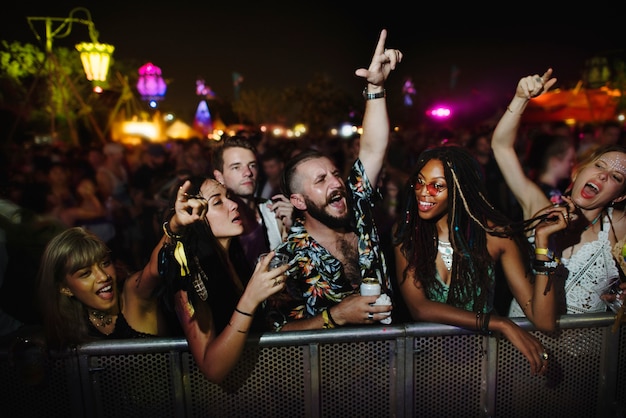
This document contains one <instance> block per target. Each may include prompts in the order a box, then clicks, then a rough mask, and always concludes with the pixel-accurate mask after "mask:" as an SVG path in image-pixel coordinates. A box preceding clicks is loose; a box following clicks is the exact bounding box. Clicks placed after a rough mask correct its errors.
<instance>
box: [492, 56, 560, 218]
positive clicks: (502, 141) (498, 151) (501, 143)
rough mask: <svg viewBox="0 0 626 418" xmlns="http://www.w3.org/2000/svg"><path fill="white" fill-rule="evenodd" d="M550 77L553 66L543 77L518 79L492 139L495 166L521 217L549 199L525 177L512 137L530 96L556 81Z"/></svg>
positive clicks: (542, 91)
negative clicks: (517, 205)
mask: <svg viewBox="0 0 626 418" xmlns="http://www.w3.org/2000/svg"><path fill="white" fill-rule="evenodd" d="M551 76H552V69H551V68H549V69H548V70H547V71H546V72H545V73H544V74H543V76H542V77H541V76H539V75H537V74H535V75H531V76H527V77H524V78H522V79H521V80H520V81H519V83H518V84H517V89H516V91H515V96H514V97H513V99H512V100H511V103H510V104H509V106H507V108H506V110H505V111H504V114H503V115H502V117H501V118H500V121H499V122H498V125H497V126H496V128H495V130H494V132H493V137H492V142H491V147H492V149H493V153H494V156H495V159H496V161H497V163H498V167H500V170H501V171H502V175H503V176H504V179H505V181H506V183H507V185H508V186H509V188H510V189H511V192H512V193H513V194H514V195H515V197H516V199H517V201H518V202H519V204H520V205H521V206H522V209H523V211H524V219H528V218H530V217H532V216H533V215H534V214H535V213H537V212H538V211H539V210H540V209H542V208H544V207H545V206H547V205H548V204H550V200H549V199H548V198H547V197H546V196H545V194H544V193H543V191H542V190H541V188H539V186H537V184H536V183H534V182H533V181H532V180H531V179H530V178H528V177H527V176H526V174H525V172H524V169H523V167H522V164H521V162H520V160H519V157H518V155H517V153H516V152H515V139H516V138H517V134H518V129H519V127H520V122H521V117H522V114H523V113H524V110H525V109H526V106H527V105H528V101H529V100H530V98H531V97H536V96H539V95H540V94H542V93H544V92H546V91H548V90H549V89H550V88H551V87H552V86H553V85H554V83H556V78H551Z"/></svg>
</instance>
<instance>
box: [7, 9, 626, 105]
mask: <svg viewBox="0 0 626 418" xmlns="http://www.w3.org/2000/svg"><path fill="white" fill-rule="evenodd" d="M37 3H42V4H40V5H37ZM51 3H56V4H51ZM89 3H95V4H89ZM135 3H136V2H133V1H132V0H126V1H120V0H112V1H106V2H105V1H98V2H85V3H77V2H65V1H59V2H46V3H43V2H35V4H34V5H33V2H28V1H24V2H19V3H15V4H13V5H12V6H11V7H10V8H7V7H6V6H5V7H4V9H3V12H2V14H1V15H0V39H1V40H8V41H12V40H20V41H23V42H31V43H36V42H37V41H36V39H35V37H34V35H33V33H32V32H31V30H30V28H29V27H28V24H27V21H26V16H42V17H43V16H50V17H60V18H63V17H67V16H68V15H69V12H70V10H72V9H73V8H74V7H76V6H85V7H87V8H88V9H89V10H90V12H91V17H92V20H93V21H94V23H95V26H96V29H97V30H98V32H99V35H100V36H99V41H100V42H106V43H111V44H113V45H114V46H115V47H116V50H115V52H114V59H118V60H132V61H134V62H138V63H140V64H143V63H145V62H148V61H150V62H152V63H153V64H155V65H157V66H159V67H161V69H162V71H163V75H164V78H165V79H166V80H167V81H168V91H167V95H166V98H165V102H164V103H163V106H164V107H170V108H172V109H180V110H183V109H188V108H195V106H196V105H197V102H198V97H197V96H196V95H195V81H196V79H198V78H203V79H204V80H205V81H206V84H207V85H209V86H210V87H211V88H212V90H213V91H214V92H215V93H216V94H217V95H218V96H220V97H223V98H224V99H227V100H232V98H233V96H234V92H233V86H232V73H233V72H238V73H240V74H241V75H242V76H243V78H244V81H243V84H242V85H241V89H242V91H243V90H244V89H259V88H281V89H282V88H284V87H292V86H303V85H304V84H306V83H307V82H308V81H310V80H311V78H312V77H313V75H314V74H318V73H323V74H327V75H329V76H330V77H331V79H332V80H333V82H334V83H335V84H336V85H338V86H340V87H342V88H345V89H346V90H348V91H358V92H360V90H361V89H362V87H363V85H364V83H363V81H361V80H360V79H359V78H357V77H356V76H355V75H354V70H355V69H357V68H359V67H367V65H368V64H369V62H370V58H371V55H372V52H373V49H374V46H375V43H376V40H377V37H378V34H379V32H380V30H381V29H382V28H387V29H388V31H389V35H388V40H387V46H388V47H393V48H398V49H400V50H402V51H403V52H404V54H405V60H404V62H403V63H402V64H401V66H400V67H399V69H398V70H397V72H396V73H394V74H392V79H390V82H389V83H388V86H387V87H388V90H391V91H389V94H394V93H393V91H394V90H395V91H396V92H397V94H398V95H400V86H401V83H402V81H403V79H404V78H405V77H411V78H412V79H413V80H414V82H415V86H416V88H417V92H418V95H422V97H429V98H430V97H433V96H435V95H438V94H442V95H446V94H455V95H457V96H460V97H464V98H466V99H467V100H468V103H469V104H468V105H470V106H471V105H472V103H478V102H480V101H482V100H498V99H500V98H502V97H505V98H507V99H508V98H509V97H510V96H511V95H512V94H513V91H514V88H515V86H516V83H517V81H518V80H519V78H520V77H522V76H524V75H527V74H531V73H542V72H543V71H545V69H546V68H548V67H553V68H554V75H555V76H556V77H557V78H558V79H559V83H558V84H557V86H561V87H564V88H567V87H571V86H573V85H575V84H576V82H577V81H578V80H579V79H580V78H581V75H582V71H583V69H584V65H585V61H586V60H587V59H588V58H590V57H592V56H594V55H597V54H608V55H610V56H619V57H621V58H622V59H623V58H624V50H623V44H624V42H623V41H622V39H624V36H622V35H621V33H620V29H619V27H618V26H619V25H618V24H613V25H611V24H610V22H608V21H607V22H600V21H595V20H594V21H588V20H587V21H584V22H583V21H582V18H580V17H579V18H577V19H574V18H567V17H562V18H556V17H551V16H550V14H549V13H548V11H546V10H541V11H532V10H527V9H526V8H524V9H523V10H522V9H520V10H517V9H514V10H513V11H511V10H507V12H504V11H499V10H491V11H486V10H484V8H485V7H484V6H481V8H473V9H468V10H458V9H455V8H454V7H452V6H447V5H443V4H441V5H439V6H437V5H432V4H429V5H428V6H420V4H423V3H416V7H418V8H420V9H423V10H422V11H417V12H415V11H413V10H411V9H412V8H411V9H409V8H407V6H406V4H407V3H406V2H402V5H401V2H399V1H382V2H379V3H380V4H379V5H378V6H373V5H370V4H368V3H369V2H347V1H341V2H339V1H334V2H333V1H317V2H295V1H293V2H282V1H256V2H247V1H240V2H237V1H227V2H215V1H211V0H206V1H202V2H198V1H194V2H189V1H176V2H174V1H172V2H169V3H163V2H158V1H153V2H141V3H142V4H141V6H138V5H134V4H135ZM200 3H201V4H200ZM168 4H169V5H168ZM338 4H341V6H337V5H338ZM528 6H530V4H528ZM528 6H525V7H528ZM383 7H385V9H382V8H383ZM510 7H511V6H507V9H510ZM494 14H495V16H494ZM554 15H555V16H556V15H559V16H563V15H564V12H563V11H561V12H557V13H555V14H554ZM76 16H78V17H83V16H84V15H83V14H80V13H79V14H77V15H76ZM523 16H527V18H523ZM522 19H524V21H522ZM39 28H40V29H41V31H40V33H41V34H42V35H43V23H42V22H40V26H39ZM87 40H88V34H87V30H86V28H85V26H82V25H77V26H75V27H74V29H73V30H72V33H71V35H70V36H69V37H68V38H64V39H55V45H57V46H65V47H70V48H71V47H73V45H74V43H76V42H78V41H87ZM453 68H457V69H458V76H457V79H456V84H455V85H454V88H453V89H451V85H450V81H451V77H450V75H451V72H452V69H453Z"/></svg>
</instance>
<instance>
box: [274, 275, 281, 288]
mask: <svg viewBox="0 0 626 418" xmlns="http://www.w3.org/2000/svg"><path fill="white" fill-rule="evenodd" d="M279 284H280V280H278V277H277V278H275V279H274V286H278V285H279Z"/></svg>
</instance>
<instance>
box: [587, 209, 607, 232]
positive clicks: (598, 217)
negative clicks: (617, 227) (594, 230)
mask: <svg viewBox="0 0 626 418" xmlns="http://www.w3.org/2000/svg"><path fill="white" fill-rule="evenodd" d="M602 212H604V211H602ZM602 212H600V213H599V214H598V216H596V217H595V219H594V220H593V221H591V222H590V223H589V225H587V226H586V227H585V229H583V232H585V231H586V230H588V229H589V228H591V227H592V226H594V225H595V224H597V223H598V221H599V220H600V217H601V216H602Z"/></svg>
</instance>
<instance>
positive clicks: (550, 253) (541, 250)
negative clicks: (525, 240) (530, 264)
mask: <svg viewBox="0 0 626 418" xmlns="http://www.w3.org/2000/svg"><path fill="white" fill-rule="evenodd" d="M535 255H545V256H547V257H548V258H549V259H550V260H554V252H553V251H552V250H550V249H548V248H535Z"/></svg>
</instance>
